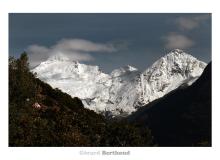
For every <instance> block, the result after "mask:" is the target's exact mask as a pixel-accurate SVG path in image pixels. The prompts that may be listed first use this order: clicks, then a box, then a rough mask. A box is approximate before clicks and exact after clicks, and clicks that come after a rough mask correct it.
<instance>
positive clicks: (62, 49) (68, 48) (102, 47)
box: [26, 39, 117, 66]
mask: <svg viewBox="0 0 220 160" xmlns="http://www.w3.org/2000/svg"><path fill="white" fill-rule="evenodd" d="M26 51H27V53H28V54H29V58H30V65H31V66H36V65H37V64H39V63H40V62H42V61H44V60H46V59H48V58H50V57H52V56H56V55H61V56H63V57H67V58H69V59H71V60H75V61H91V60H94V57H92V55H91V53H92V52H96V53H100V52H102V53H104V52H116V51H117V49H116V47H115V46H114V45H113V44H111V43H107V44H104V43H95V42H92V41H88V40H84V39H62V40H60V41H58V42H57V43H56V44H55V45H52V46H50V47H46V46H40V45H37V44H35V45H30V46H28V47H27V49H26Z"/></svg>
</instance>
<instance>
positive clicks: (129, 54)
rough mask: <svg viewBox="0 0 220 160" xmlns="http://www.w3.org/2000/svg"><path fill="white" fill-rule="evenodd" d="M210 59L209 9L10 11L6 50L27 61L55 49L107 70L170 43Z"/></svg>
mask: <svg viewBox="0 0 220 160" xmlns="http://www.w3.org/2000/svg"><path fill="white" fill-rule="evenodd" d="M176 48H178V49H182V50H184V51H185V52H186V53H189V54H191V55H193V56H194V57H196V58H198V59H199V60H202V61H204V62H206V63H208V62H210V61H211V14H208V13H201V14H195V13H194V14H189V13H188V14H186V13H185V14H180V13H178V14H176V13H172V14H168V13H151V14H150V13H136V14H134V13H133V14H131V13H123V14H118V13H109V14H107V13H105V14H104V13H81V14H80V13H68V14H67V13H65V14H64V13H50V14H49V13H23V14H22V13H10V14H9V55H10V56H14V57H19V55H20V54H21V53H22V52H23V51H26V52H27V54H28V56H29V61H30V66H31V67H33V66H36V65H38V64H39V63H40V62H42V61H45V60H46V59H48V58H49V57H52V56H54V55H61V56H63V57H68V58H69V59H71V60H75V61H79V62H80V63H85V64H90V65H98V66H100V69H101V70H103V71H104V72H106V73H110V72H111V71H112V70H113V69H116V68H119V67H123V66H126V65H131V66H134V67H136V68H138V69H139V70H140V71H143V70H145V69H146V68H147V67H149V66H150V65H152V64H153V63H154V62H155V61H156V60H158V59H159V58H160V57H162V56H164V55H165V54H167V53H168V52H169V51H171V50H173V49H176Z"/></svg>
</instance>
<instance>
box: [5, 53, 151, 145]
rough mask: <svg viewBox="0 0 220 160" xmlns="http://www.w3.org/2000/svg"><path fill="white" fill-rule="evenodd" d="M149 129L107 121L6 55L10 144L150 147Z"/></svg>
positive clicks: (21, 61)
mask: <svg viewBox="0 0 220 160" xmlns="http://www.w3.org/2000/svg"><path fill="white" fill-rule="evenodd" d="M152 145H153V141H152V136H151V132H150V130H149V129H148V128H147V127H146V128H144V129H143V128H141V129H140V128H138V127H137V126H135V125H130V124H128V123H126V122H119V121H110V120H106V119H105V118H104V117H103V116H102V115H99V114H97V113H95V112H94V111H91V110H88V109H85V108H84V107H83V104H82V102H81V100H80V99H78V98H72V97H71V96H69V95H68V94H66V93H63V92H61V91H60V90H59V89H53V88H52V87H51V86H50V85H48V84H46V83H44V82H42V81H41V80H39V79H37V78H36V76H35V75H34V74H32V73H31V72H30V71H29V65H28V57H27V54H26V53H23V54H21V56H20V58H19V59H15V58H13V57H10V58H9V146H152Z"/></svg>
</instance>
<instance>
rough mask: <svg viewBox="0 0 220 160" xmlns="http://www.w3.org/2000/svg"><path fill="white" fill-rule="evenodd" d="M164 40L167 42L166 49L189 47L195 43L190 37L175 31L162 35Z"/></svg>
mask: <svg viewBox="0 0 220 160" xmlns="http://www.w3.org/2000/svg"><path fill="white" fill-rule="evenodd" d="M162 40H163V41H164V42H165V48H166V49H176V48H178V49H187V48H190V47H192V46H193V45H194V44H195V42H194V41H193V40H191V39H190V38H188V37H186V36H184V35H181V34H178V33H175V32H172V33H169V34H168V35H167V36H164V37H162Z"/></svg>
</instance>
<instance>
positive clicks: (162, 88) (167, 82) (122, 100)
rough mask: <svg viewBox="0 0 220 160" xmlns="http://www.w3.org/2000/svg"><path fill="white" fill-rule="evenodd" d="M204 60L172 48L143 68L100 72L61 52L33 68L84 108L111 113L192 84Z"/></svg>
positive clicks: (203, 66) (114, 113)
mask: <svg viewBox="0 0 220 160" xmlns="http://www.w3.org/2000/svg"><path fill="white" fill-rule="evenodd" d="M205 66H206V64H205V63H204V62H201V61H199V60H198V59H196V58H194V57H193V56H191V55H189V54H187V53H185V52H184V51H182V50H179V49H175V50H172V51H171V52H169V53H168V54H166V55H165V56H163V57H161V58H160V59H158V60H157V61H156V62H155V63H153V64H152V65H151V66H150V67H149V68H147V69H146V70H145V71H144V72H142V73H141V72H139V71H138V69H136V68H135V67H132V66H129V65H127V66H124V67H121V68H119V69H115V70H113V71H112V72H111V74H105V73H103V72H102V71H101V70H100V69H99V67H98V66H91V65H86V64H81V63H79V62H74V61H71V60H69V59H67V58H66V57H62V56H61V55H58V56H55V57H53V58H52V59H48V60H47V61H45V62H42V63H41V64H40V65H38V66H37V67H36V68H34V69H33V70H32V71H33V72H36V73H37V76H38V78H40V79H41V80H43V81H45V82H47V83H49V84H50V85H51V86H52V87H54V88H59V89H61V90H62V91H64V92H66V93H68V94H70V95H71V96H72V97H79V98H81V99H82V102H83V104H84V106H85V107H86V108H89V109H91V110H94V111H96V112H99V113H100V112H104V111H109V112H110V113H112V114H113V115H118V114H121V113H127V114H130V113H131V112H133V111H135V110H136V109H137V108H138V107H139V106H142V105H145V104H147V103H149V102H151V101H153V100H155V99H158V98H160V97H162V96H164V95H165V94H167V93H169V92H170V91H172V90H174V89H176V88H177V87H179V86H181V85H182V84H188V85H191V84H192V83H193V82H194V81H195V80H196V79H197V78H198V77H199V76H200V75H201V73H202V72H203V70H204V68H205Z"/></svg>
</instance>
